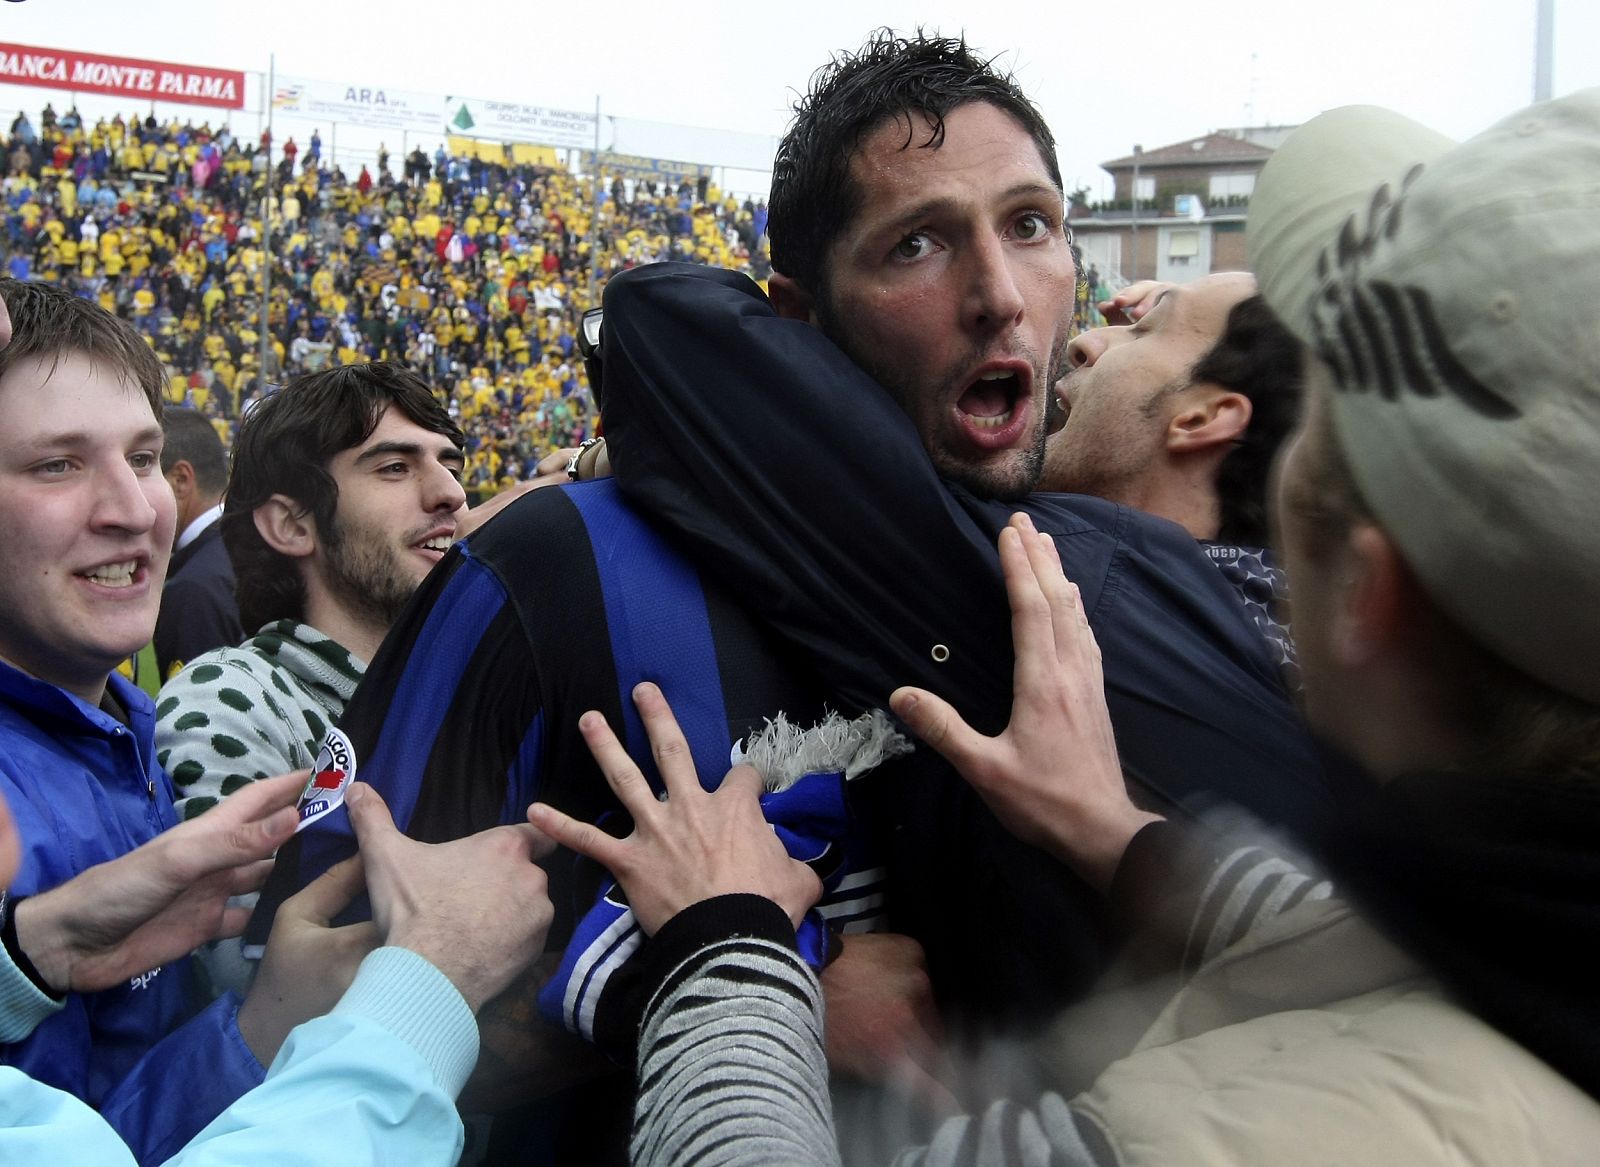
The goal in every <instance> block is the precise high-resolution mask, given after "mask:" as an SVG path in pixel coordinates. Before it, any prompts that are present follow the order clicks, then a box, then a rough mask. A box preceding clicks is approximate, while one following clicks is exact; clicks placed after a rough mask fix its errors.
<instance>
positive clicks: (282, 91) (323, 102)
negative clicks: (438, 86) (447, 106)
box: [272, 75, 444, 134]
mask: <svg viewBox="0 0 1600 1167" xmlns="http://www.w3.org/2000/svg"><path fill="white" fill-rule="evenodd" d="M443 107H444V98H443V97H441V96H439V95H438V94H434V93H413V92H411V91H410V90H408V89H394V88H391V87H389V86H386V85H374V84H373V83H372V81H371V80H370V79H369V78H356V77H347V78H345V79H344V80H341V81H314V80H311V79H309V78H304V77H284V76H282V75H279V76H278V77H277V78H275V80H274V86H273V92H272V108H273V109H274V110H275V111H276V112H278V113H286V114H295V115H298V116H300V117H306V118H312V119H317V120H322V121H328V122H340V123H344V124H347V125H357V126H367V127H370V128H371V129H374V130H392V131H394V132H395V133H396V134H399V133H401V132H404V131H410V132H411V133H414V134H433V133H437V132H438V130H439V110H440V109H442V108H443Z"/></svg>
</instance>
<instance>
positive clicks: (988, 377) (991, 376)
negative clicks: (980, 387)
mask: <svg viewBox="0 0 1600 1167" xmlns="http://www.w3.org/2000/svg"><path fill="white" fill-rule="evenodd" d="M1014 376H1016V374H1015V373H985V374H983V375H982V376H981V377H979V378H978V380H980V381H1009V380H1010V379H1011V378H1012V377H1014Z"/></svg>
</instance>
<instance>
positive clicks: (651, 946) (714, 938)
mask: <svg viewBox="0 0 1600 1167" xmlns="http://www.w3.org/2000/svg"><path fill="white" fill-rule="evenodd" d="M735 938H739V939H750V940H766V941H770V942H771V943H773V944H779V945H782V946H783V947H784V948H787V949H788V950H789V951H790V952H793V953H796V954H798V953H799V951H800V948H799V945H798V944H797V943H796V942H795V931H794V924H793V923H792V922H790V920H789V913H787V912H785V911H784V910H783V909H782V908H780V907H779V906H778V905H777V904H775V903H774V902H773V901H771V900H769V899H767V897H766V896H760V895H756V894H754V893H752V892H739V893H736V894H733V895H724V896H713V897H712V898H711V899H708V900H701V901H700V902H699V903H697V904H690V905H689V906H688V907H687V908H685V909H683V911H681V912H679V913H678V914H677V915H676V916H674V917H672V919H670V920H668V921H667V922H666V923H665V924H663V925H662V926H661V929H660V930H659V931H658V932H656V934H655V935H654V936H652V937H651V938H650V942H649V943H648V944H646V945H645V946H644V956H643V963H642V966H641V971H642V973H643V976H642V980H643V983H644V984H646V985H651V986H655V985H658V984H660V983H661V982H662V981H664V980H665V979H666V978H667V977H668V976H669V975H671V973H672V970H674V969H676V968H678V967H679V966H680V965H682V964H683V962H684V961H686V960H688V959H689V958H690V957H692V956H694V955H695V954H696V953H697V952H700V951H702V950H703V949H706V948H708V947H710V946H711V945H713V944H720V943H722V942H723V941H724V940H732V939H735Z"/></svg>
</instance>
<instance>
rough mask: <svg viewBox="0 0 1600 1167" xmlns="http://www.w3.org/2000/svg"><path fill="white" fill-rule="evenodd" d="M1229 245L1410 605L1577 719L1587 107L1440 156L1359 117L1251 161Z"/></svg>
mask: <svg viewBox="0 0 1600 1167" xmlns="http://www.w3.org/2000/svg"><path fill="white" fill-rule="evenodd" d="M1248 238H1249V246H1250V256H1251V264H1252V266H1253V267H1254V268H1255V270H1256V273H1257V276H1258V278H1259V280H1260V283H1261V290H1262V293H1263V294H1264V295H1265V296H1266V298H1267V301H1268V303H1269V304H1271V306H1272V308H1273V310H1274V311H1275V312H1276V313H1277V314H1278V315H1279V316H1280V317H1281V318H1282V319H1283V321H1284V323H1285V324H1286V325H1287V326H1288V327H1289V328H1290V329H1291V330H1292V331H1293V332H1294V333H1295V334H1296V335H1297V336H1298V337H1299V338H1300V339H1301V340H1302V341H1303V342H1304V343H1305V344H1306V345H1307V346H1308V347H1309V348H1310V349H1311V351H1312V352H1313V353H1314V354H1315V355H1316V356H1317V357H1318V358H1319V359H1320V360H1321V361H1322V362H1323V363H1324V364H1325V365H1326V366H1327V368H1328V370H1329V373H1330V377H1329V382H1330V384H1331V385H1332V386H1333V390H1334V392H1333V393H1332V394H1331V405H1332V416H1333V421H1334V426H1335V429H1336V432H1337V434H1338V437H1339V443H1340V448H1341V449H1342V450H1343V452H1344V454H1345V457H1346V460H1347V461H1348V463H1349V465H1350V469H1351V472H1352V474H1353V475H1354V476H1355V480H1356V484H1357V485H1358V486H1359V488H1360V490H1361V493H1362V496H1363V497H1364V498H1365V499H1366V501H1367V503H1368V505H1369V506H1371V507H1372V510H1373V512H1374V515H1375V517H1376V518H1377V519H1378V520H1379V522H1381V523H1382V524H1383V526H1384V528H1385V529H1386V530H1387V531H1388V532H1389V534H1390V535H1391V537H1393V538H1394V540H1395V542H1396V544H1397V545H1398V546H1399V547H1400V549H1401V551H1402V552H1403V553H1404V555H1405V556H1406V559H1407V561H1408V562H1409V563H1410V564H1411V566H1412V568H1413V569H1414V570H1415V571H1416V573H1417V575H1418V576H1419V578H1420V579H1421V581H1422V583H1423V585H1424V587H1426V588H1427V590H1428V592H1429V594H1430V595H1431V596H1432V597H1433V598H1434V600H1435V601H1436V602H1437V603H1438V604H1439V605H1440V606H1441V607H1442V608H1444V609H1445V610H1446V611H1447V612H1448V613H1450V614H1451V615H1452V616H1453V617H1454V618H1455V619H1456V620H1457V621H1459V622H1460V623H1461V624H1462V625H1463V626H1464V627H1465V628H1466V629H1467V630H1468V631H1469V632H1471V633H1472V635H1473V636H1475V637H1476V638H1477V639H1478V640H1479V641H1480V642H1481V643H1483V644H1484V645H1485V646H1487V647H1488V648H1490V649H1491V650H1492V651H1494V652H1495V653H1497V654H1498V655H1500V656H1501V657H1503V658H1504V659H1506V660H1508V661H1510V662H1511V663H1512V664H1514V665H1516V666H1517V667H1518V668H1520V669H1522V670H1523V671H1525V672H1527V673H1529V674H1530V675H1532V676H1534V677H1536V678H1538V679H1539V680H1542V681H1544V682H1545V683H1546V684H1549V685H1551V686H1553V687H1555V688H1557V689H1560V690H1562V691H1564V692H1567V693H1571V694H1573V695H1574V696H1577V697H1580V698H1582V699H1584V700H1586V701H1590V702H1595V703H1600V89H1590V90H1585V91H1582V92H1580V93H1575V94H1573V95H1571V96H1569V97H1564V98H1561V99H1560V100H1557V101H1550V102H1544V103H1541V104H1538V105H1534V106H1532V107H1530V108H1528V109H1525V110H1523V111H1522V112H1520V113H1517V114H1514V115H1512V116H1511V117H1509V118H1506V119H1505V120H1504V121H1502V122H1500V123H1499V124H1498V125H1496V126H1494V127H1493V128H1492V129H1489V130H1487V131H1485V132H1484V133H1482V134H1480V135H1478V136H1477V137H1475V138H1472V139H1470V140H1468V141H1466V142H1464V143H1461V144H1457V143H1455V142H1452V141H1451V140H1450V139H1448V138H1445V137H1443V136H1441V135H1439V134H1437V133H1434V132H1433V131H1432V130H1429V129H1426V128H1425V127H1423V126H1420V125H1418V124H1417V123H1416V122H1413V121H1411V120H1409V119H1407V118H1404V117H1402V116H1400V115H1399V114H1396V113H1393V112H1391V111H1389V110H1384V109H1378V108H1375V107H1372V106H1350V107H1346V108H1344V109H1337V110H1333V111H1331V112H1329V113H1326V114H1323V115H1322V116H1321V117H1318V118H1316V119H1314V120H1313V121H1310V122H1307V123H1306V124H1305V125H1304V126H1302V127H1301V128H1300V129H1298V130H1296V131H1295V132H1294V133H1293V134H1292V135H1291V136H1290V137H1289V139H1288V140H1287V141H1286V142H1284V144H1283V146H1282V147H1281V148H1280V149H1279V150H1278V151H1277V152H1276V153H1275V154H1274V155H1273V157H1272V159H1271V160H1270V161H1269V162H1268V163H1267V166H1266V169H1265V170H1264V171H1263V172H1262V174H1261V177H1260V179H1259V180H1258V181H1257V183H1256V189H1255V193H1254V194H1253V195H1252V197H1251V200H1250V218H1249V236H1248Z"/></svg>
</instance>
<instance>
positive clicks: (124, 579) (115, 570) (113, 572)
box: [78, 559, 143, 588]
mask: <svg viewBox="0 0 1600 1167" xmlns="http://www.w3.org/2000/svg"><path fill="white" fill-rule="evenodd" d="M142 575H143V573H142V572H141V571H140V563H139V561H138V560H137V559H125V560H123V561H121V562H120V563H102V564H101V565H100V566H99V567H91V568H90V569H89V570H88V571H80V572H79V573H78V576H79V578H80V579H86V580H88V581H89V582H90V583H94V584H99V585H100V586H101V587H103V588H131V587H132V586H133V585H134V584H135V583H137V582H138V581H139V579H140V578H141V577H142Z"/></svg>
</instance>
